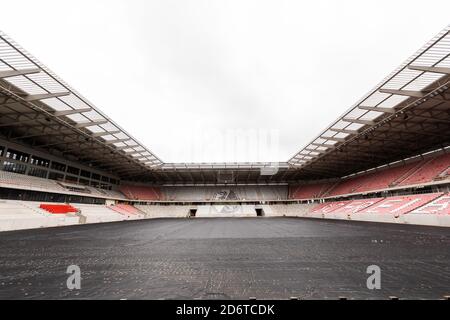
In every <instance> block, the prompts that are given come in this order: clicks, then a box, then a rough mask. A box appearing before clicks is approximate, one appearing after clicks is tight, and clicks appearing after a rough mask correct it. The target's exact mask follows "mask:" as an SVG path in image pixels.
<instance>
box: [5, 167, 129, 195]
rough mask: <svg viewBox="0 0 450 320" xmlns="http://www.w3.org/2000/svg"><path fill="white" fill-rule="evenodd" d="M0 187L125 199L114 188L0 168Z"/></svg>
mask: <svg viewBox="0 0 450 320" xmlns="http://www.w3.org/2000/svg"><path fill="white" fill-rule="evenodd" d="M0 187H4V188H18V189H21V190H34V191H41V192H50V193H61V194H72V195H80V196H92V197H94V196H95V197H102V198H112V199H119V200H125V199H126V198H125V196H124V195H123V194H121V193H120V192H118V191H115V190H104V189H98V188H94V187H91V186H84V185H77V184H74V183H64V182H58V181H55V180H49V179H44V178H38V177H32V176H27V175H23V174H18V173H14V172H7V171H3V170H0Z"/></svg>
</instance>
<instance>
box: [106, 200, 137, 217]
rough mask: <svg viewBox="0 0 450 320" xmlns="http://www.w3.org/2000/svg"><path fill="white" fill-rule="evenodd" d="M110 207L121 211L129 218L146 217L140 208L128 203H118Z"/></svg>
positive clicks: (118, 211)
mask: <svg viewBox="0 0 450 320" xmlns="http://www.w3.org/2000/svg"><path fill="white" fill-rule="evenodd" d="M109 208H110V209H111V210H113V211H115V212H117V213H120V214H122V215H124V216H126V217H128V219H132V220H134V219H142V218H144V215H143V214H142V212H140V211H139V209H137V208H136V207H133V206H131V205H128V204H117V205H113V206H110V207H109Z"/></svg>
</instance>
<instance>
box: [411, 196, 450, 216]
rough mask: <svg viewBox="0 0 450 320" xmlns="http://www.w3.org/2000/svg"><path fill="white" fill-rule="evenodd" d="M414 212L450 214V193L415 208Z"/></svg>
mask: <svg viewBox="0 0 450 320" xmlns="http://www.w3.org/2000/svg"><path fill="white" fill-rule="evenodd" d="M411 213H412V214H414V213H417V214H419V213H422V214H450V195H448V194H447V195H444V196H442V197H439V198H437V199H435V200H433V201H431V202H430V203H427V204H426V205H424V206H422V207H420V208H418V209H416V210H414V211H412V212H411Z"/></svg>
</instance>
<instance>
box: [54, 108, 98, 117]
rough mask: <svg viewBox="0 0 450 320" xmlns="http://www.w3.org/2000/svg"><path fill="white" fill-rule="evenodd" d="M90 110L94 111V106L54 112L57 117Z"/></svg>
mask: <svg viewBox="0 0 450 320" xmlns="http://www.w3.org/2000/svg"><path fill="white" fill-rule="evenodd" d="M89 111H92V108H85V109H74V110H63V111H56V112H55V113H54V116H55V117H61V116H69V115H71V114H78V113H84V112H89Z"/></svg>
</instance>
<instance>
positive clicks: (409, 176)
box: [290, 153, 450, 200]
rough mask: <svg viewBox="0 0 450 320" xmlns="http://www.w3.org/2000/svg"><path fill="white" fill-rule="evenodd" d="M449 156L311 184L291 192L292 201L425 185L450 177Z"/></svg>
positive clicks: (293, 189)
mask: <svg viewBox="0 0 450 320" xmlns="http://www.w3.org/2000/svg"><path fill="white" fill-rule="evenodd" d="M449 167H450V154H448V153H446V154H443V155H439V156H436V157H430V158H428V159H424V160H420V161H414V162H410V163H407V164H404V165H397V166H395V167H387V168H383V169H380V170H379V171H374V172H369V173H365V174H361V175H358V176H354V177H349V178H347V179H344V180H342V181H341V182H338V183H336V182H335V183H324V184H321V183H319V184H310V185H304V186H298V187H295V188H292V189H291V192H290V198H291V199H304V200H307V199H314V198H320V197H336V196H343V195H350V194H357V193H365V192H369V191H384V190H388V189H389V188H392V187H398V186H412V185H417V184H420V185H423V184H427V183H430V182H433V181H442V180H446V179H448V178H449V177H450V168H449Z"/></svg>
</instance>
